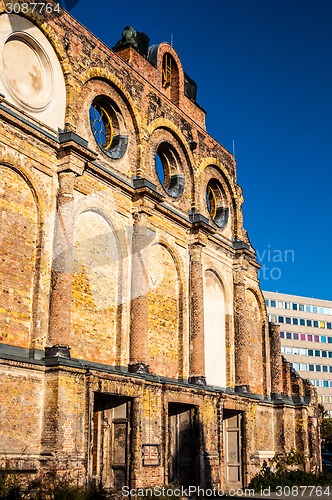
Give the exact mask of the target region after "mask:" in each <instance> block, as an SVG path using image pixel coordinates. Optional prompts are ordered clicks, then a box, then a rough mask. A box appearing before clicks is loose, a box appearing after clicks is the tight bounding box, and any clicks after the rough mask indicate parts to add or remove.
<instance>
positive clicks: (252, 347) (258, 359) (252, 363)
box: [246, 290, 264, 394]
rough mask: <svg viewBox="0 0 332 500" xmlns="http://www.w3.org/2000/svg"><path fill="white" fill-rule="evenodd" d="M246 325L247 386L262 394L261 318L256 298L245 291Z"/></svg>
mask: <svg viewBox="0 0 332 500" xmlns="http://www.w3.org/2000/svg"><path fill="white" fill-rule="evenodd" d="M246 306H247V310H246V326H247V336H248V353H249V367H248V369H249V386H250V390H251V392H252V393H254V394H264V361H263V338H262V319H261V315H260V311H259V307H258V303H257V298H256V297H255V295H254V294H253V293H252V291H251V290H247V291H246Z"/></svg>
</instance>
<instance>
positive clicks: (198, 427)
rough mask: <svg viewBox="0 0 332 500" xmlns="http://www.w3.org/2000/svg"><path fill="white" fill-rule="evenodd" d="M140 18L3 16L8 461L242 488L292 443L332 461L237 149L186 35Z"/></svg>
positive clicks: (105, 476)
mask: <svg viewBox="0 0 332 500" xmlns="http://www.w3.org/2000/svg"><path fill="white" fill-rule="evenodd" d="M17 4H18V5H21V4H20V2H17ZM51 4H52V5H53V3H52V2H51ZM54 5H55V4H54ZM0 6H1V7H2V12H3V11H4V2H0ZM132 32H133V30H132ZM136 35H137V34H136ZM136 35H135V32H134V34H132V33H131V36H132V39H130V37H129V38H128V40H127V42H128V43H126V38H124V41H122V43H119V44H117V46H116V47H115V48H114V50H111V49H110V48H108V47H106V46H105V45H104V44H103V43H102V42H100V41H99V40H98V39H97V38H95V37H94V36H93V35H92V34H91V33H90V32H88V31H87V30H86V29H85V28H83V27H82V26H81V25H80V24H79V23H78V22H77V21H76V20H75V19H73V18H72V17H71V16H70V15H69V14H67V13H65V12H61V13H60V14H56V13H54V14H53V15H52V14H51V13H47V12H45V13H38V12H27V13H24V14H23V13H21V12H19V13H16V14H6V13H4V12H3V13H2V14H1V15H0V53H1V57H0V61H1V64H0V93H1V102H0V118H1V130H0V171H1V175H0V185H1V197H0V207H1V212H0V213H1V239H0V241H1V261H0V274H1V290H0V293H1V301H0V325H1V326H0V342H1V344H0V377H1V378H0V380H1V389H0V400H1V408H0V456H1V461H2V462H5V461H7V462H8V463H9V464H10V467H11V469H12V470H16V471H25V472H26V473H28V474H29V473H30V474H35V473H36V472H38V471H45V472H46V471H50V470H57V471H59V473H63V474H67V475H68V474H69V475H71V476H73V477H76V478H78V480H79V481H81V482H84V481H89V480H95V481H99V480H101V481H102V482H103V483H104V485H105V486H107V487H119V486H121V485H124V484H127V485H131V486H132V487H138V486H144V485H149V486H151V485H162V484H171V483H178V484H193V485H195V484H200V485H204V484H210V485H212V484H213V485H215V486H216V485H219V486H220V487H228V488H230V487H238V486H241V485H246V484H248V482H249V480H250V478H251V477H252V476H253V475H254V474H255V473H257V472H258V470H259V469H260V466H261V465H262V463H263V461H264V460H265V459H267V458H269V457H272V456H273V455H274V453H275V452H285V451H289V450H291V449H292V448H295V449H297V450H299V451H304V453H305V455H306V457H307V458H306V465H305V467H306V469H307V470H318V469H319V467H320V462H319V458H318V456H319V455H318V447H319V431H318V427H317V403H316V393H315V390H314V388H313V387H312V386H311V385H310V384H309V383H307V382H306V381H304V380H303V379H301V378H300V377H299V376H298V375H297V374H296V373H295V372H293V371H292V370H291V369H290V366H289V364H288V363H286V362H283V360H282V358H281V355H280V338H279V331H278V327H277V326H275V325H269V324H268V318H267V314H266V308H265V304H264V299H263V296H262V293H261V290H260V287H259V282H258V279H257V270H258V264H257V262H256V259H255V251H254V250H253V248H252V247H251V244H250V242H249V240H248V237H247V234H246V232H245V230H244V229H243V223H242V211H241V205H242V202H243V197H242V192H241V188H240V187H239V186H238V184H237V182H236V166H235V161H234V158H233V156H232V155H231V154H230V153H229V152H228V151H227V150H225V149H224V148H223V147H222V146H221V145H220V144H218V143H217V142H216V141H215V140H214V139H213V138H212V137H210V136H209V135H208V133H207V132H206V130H205V112H204V110H202V108H201V107H200V106H199V105H198V104H197V103H196V85H195V83H194V82H193V81H192V80H191V79H190V78H189V77H188V76H187V74H186V73H185V72H184V70H183V68H182V65H181V61H180V59H179V57H178V55H177V53H176V51H175V50H174V48H172V47H171V46H170V45H169V44H167V43H161V44H160V45H156V46H152V47H149V49H147V48H146V47H145V48H144V50H143V52H142V50H139V46H135V36H136ZM116 38H117V36H116V35H115V37H114V42H115V41H116ZM145 42H146V39H145ZM211 90H212V89H211Z"/></svg>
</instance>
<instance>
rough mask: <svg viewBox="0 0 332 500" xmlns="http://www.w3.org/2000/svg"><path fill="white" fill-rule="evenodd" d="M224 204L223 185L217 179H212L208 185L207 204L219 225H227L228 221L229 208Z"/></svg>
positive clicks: (213, 218) (214, 220)
mask: <svg viewBox="0 0 332 500" xmlns="http://www.w3.org/2000/svg"><path fill="white" fill-rule="evenodd" d="M224 205H225V204H224V200H223V195H222V187H221V185H220V183H219V182H218V181H217V180H215V179H211V180H210V181H209V183H208V185H207V187H206V206H207V209H208V212H209V214H210V217H211V219H212V220H213V222H214V223H215V224H216V225H217V226H218V227H225V226H226V224H227V222H228V217H229V209H228V208H227V207H225V206H224Z"/></svg>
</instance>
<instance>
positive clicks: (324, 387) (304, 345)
mask: <svg viewBox="0 0 332 500" xmlns="http://www.w3.org/2000/svg"><path fill="white" fill-rule="evenodd" d="M263 294H264V297H265V302H266V306H267V311H268V315H269V321H271V322H272V323H279V324H280V338H281V352H282V353H283V355H284V356H285V357H286V359H287V361H289V362H290V363H291V366H292V367H293V368H294V369H295V370H296V371H297V372H298V373H299V374H300V375H301V376H302V377H303V378H306V379H309V380H310V381H311V382H312V384H313V385H314V386H315V387H316V389H317V392H318V398H319V402H321V403H323V404H324V407H325V409H326V410H327V411H328V412H329V413H330V414H331V415H332V301H329V300H320V299H313V298H310V297H300V296H297V295H288V294H284V293H274V292H263Z"/></svg>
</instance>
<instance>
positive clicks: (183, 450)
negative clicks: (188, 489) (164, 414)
mask: <svg viewBox="0 0 332 500" xmlns="http://www.w3.org/2000/svg"><path fill="white" fill-rule="evenodd" d="M195 413H196V410H195V408H193V407H190V406H188V405H180V404H173V403H172V404H170V405H169V407H168V481H169V483H170V484H178V485H183V486H188V485H194V484H196V482H195V478H196V474H197V463H198V455H199V450H198V449H196V447H197V446H196V443H198V436H197V433H195V427H196V426H195V421H196V418H195ZM195 434H196V436H195Z"/></svg>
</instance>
